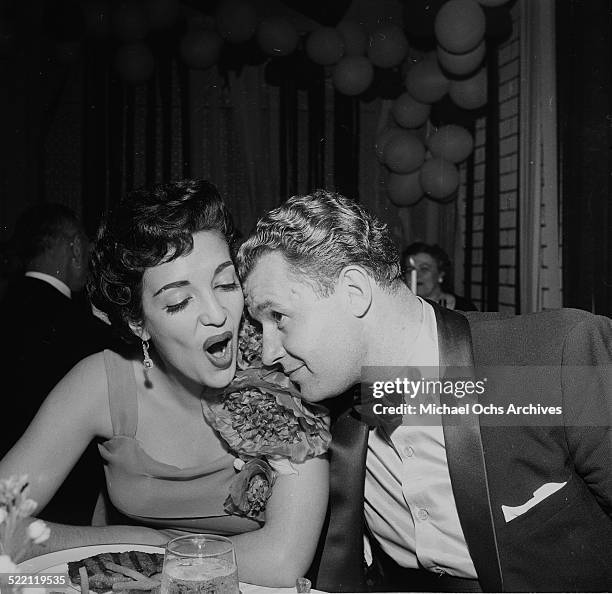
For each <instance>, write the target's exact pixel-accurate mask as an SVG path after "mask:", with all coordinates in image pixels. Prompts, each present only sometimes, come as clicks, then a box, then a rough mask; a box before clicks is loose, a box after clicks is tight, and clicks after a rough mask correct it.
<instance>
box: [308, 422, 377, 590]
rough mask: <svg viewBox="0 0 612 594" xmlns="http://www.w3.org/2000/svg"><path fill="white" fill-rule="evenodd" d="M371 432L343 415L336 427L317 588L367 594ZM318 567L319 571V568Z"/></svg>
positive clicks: (362, 424) (319, 552) (331, 451)
mask: <svg viewBox="0 0 612 594" xmlns="http://www.w3.org/2000/svg"><path fill="white" fill-rule="evenodd" d="M368 431H369V428H368V426H367V425H366V424H364V423H361V422H360V421H357V420H356V419H355V418H353V417H352V416H351V414H350V412H346V413H344V414H342V415H341V416H340V417H339V418H338V420H337V421H336V422H335V423H334V425H333V427H332V435H333V441H332V445H331V448H330V492H329V500H330V506H329V514H328V517H327V518H326V526H324V528H323V534H325V540H324V541H323V542H322V543H320V545H319V550H318V551H317V555H316V557H315V561H314V563H313V568H312V570H313V571H314V572H315V573H316V587H317V588H318V589H319V590H326V591H328V592H363V591H365V583H364V581H363V571H362V569H363V506H364V502H363V485H364V481H365V463H366V460H365V458H366V453H367V441H368ZM317 566H318V567H317Z"/></svg>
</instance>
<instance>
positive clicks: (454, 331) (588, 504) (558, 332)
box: [311, 306, 612, 591]
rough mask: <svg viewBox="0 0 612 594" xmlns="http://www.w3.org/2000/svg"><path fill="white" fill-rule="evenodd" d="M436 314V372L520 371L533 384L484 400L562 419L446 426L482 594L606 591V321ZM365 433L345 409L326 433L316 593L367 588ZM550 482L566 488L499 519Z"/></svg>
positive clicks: (611, 344) (609, 387)
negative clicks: (545, 409) (325, 501)
mask: <svg viewBox="0 0 612 594" xmlns="http://www.w3.org/2000/svg"><path fill="white" fill-rule="evenodd" d="M434 308H435V311H436V321H437V325H438V344H439V349H440V365H441V374H443V373H444V372H445V370H446V369H449V370H450V369H452V366H473V365H477V366H479V365H480V366H482V365H487V366H488V365H508V366H520V368H521V369H522V371H524V372H525V373H524V374H522V375H521V374H519V376H520V377H521V378H527V380H528V381H526V382H524V384H522V385H515V386H511V385H510V383H509V382H502V384H501V385H498V386H497V387H495V389H493V390H487V391H486V392H485V394H483V395H482V396H481V397H480V400H481V402H482V403H495V404H497V405H504V406H505V405H507V404H508V403H510V402H513V403H515V404H519V405H527V404H529V403H541V404H542V405H546V406H548V405H551V406H560V407H562V410H563V420H562V421H560V423H559V424H558V425H554V426H542V425H537V424H535V423H534V424H531V423H530V424H529V426H526V425H527V423H529V421H527V422H523V421H521V424H520V425H517V426H500V425H499V423H495V422H494V421H493V422H492V423H491V424H490V425H485V423H484V421H479V418H478V417H477V416H475V415H471V416H469V417H467V416H466V417H462V418H464V419H466V420H465V422H461V423H460V424H457V422H456V420H455V421H453V422H451V421H450V420H449V418H448V417H443V425H444V437H445V445H446V454H447V460H448V466H449V473H450V476H451V482H452V487H453V493H454V497H455V502H456V505H457V511H458V513H459V519H460V522H461V526H462V529H463V532H464V536H465V539H466V542H467V545H468V549H469V552H470V555H471V557H472V560H473V562H474V566H475V568H476V571H477V574H478V578H479V580H480V583H481V587H482V588H483V590H484V591H610V590H612V561H611V557H610V554H611V551H612V519H611V515H612V430H611V429H610V427H611V426H612V412H611V411H612V368H611V367H610V364H611V362H612V322H611V321H610V320H609V319H608V318H604V317H602V316H594V315H592V314H590V313H587V312H583V311H579V310H557V311H551V312H544V313H538V314H528V315H523V316H511V317H504V316H501V315H500V314H479V313H470V314H465V316H464V315H462V314H459V313H457V312H452V311H449V310H445V309H443V308H440V307H437V306H434ZM595 365H597V366H599V367H597V368H595V367H593V366H595ZM529 366H531V367H529ZM533 366H541V367H538V368H534V367H533ZM585 369H586V373H585ZM534 371H535V373H534ZM451 398H454V397H452V396H451V397H449V403H451V404H457V402H456V401H455V402H451V401H450V399H451ZM470 398H471V397H466V398H465V399H464V401H465V400H469V399H470ZM336 405H337V403H336ZM523 418H524V417H523ZM369 430H370V428H369V427H368V426H367V425H366V424H364V423H363V422H361V421H360V420H359V419H357V418H355V415H354V412H352V411H350V410H346V411H344V412H340V413H339V414H338V416H337V418H336V420H335V422H334V424H333V428H332V435H333V441H332V447H331V450H330V463H331V490H330V506H329V510H328V516H327V518H326V524H325V527H324V533H323V535H322V538H321V541H320V544H319V550H318V551H317V557H316V559H315V562H314V564H313V567H312V569H311V576H312V577H313V579H314V580H315V584H316V587H317V588H319V589H323V590H328V591H362V590H364V589H365V584H364V575H363V544H362V543H363V530H364V520H363V489H364V479H365V461H366V451H367V440H368V434H369ZM546 483H566V484H565V486H564V487H562V488H561V489H560V490H558V491H557V492H556V493H554V494H552V495H551V496H549V497H547V498H545V499H544V500H543V501H541V502H539V503H538V504H537V505H535V506H534V507H532V508H531V509H529V510H528V511H527V512H526V513H524V514H523V515H521V516H519V517H517V518H515V519H513V520H511V521H510V522H506V521H505V519H504V515H503V513H502V508H501V506H502V505H505V506H512V507H515V506H519V505H522V504H524V503H525V502H527V501H528V500H529V499H531V498H532V497H533V493H534V492H535V491H536V490H537V489H538V488H539V487H541V486H542V485H544V484H546ZM383 555H384V554H383ZM386 561H389V559H388V558H387V559H386ZM392 564H393V562H392ZM386 567H389V564H388V563H387V564H386ZM410 587H411V586H410V584H409V583H406V584H403V585H402V587H401V589H402V590H410ZM383 589H384V584H383Z"/></svg>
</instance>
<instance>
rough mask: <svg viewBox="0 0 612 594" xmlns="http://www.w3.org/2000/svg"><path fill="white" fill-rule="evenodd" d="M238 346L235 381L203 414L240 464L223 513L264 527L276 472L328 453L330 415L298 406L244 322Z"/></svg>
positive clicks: (313, 407)
mask: <svg viewBox="0 0 612 594" xmlns="http://www.w3.org/2000/svg"><path fill="white" fill-rule="evenodd" d="M238 342H239V344H238V356H237V366H238V371H237V372H236V377H235V378H234V380H233V381H232V383H231V384H230V385H229V386H228V387H227V388H226V389H225V390H224V391H223V393H222V394H221V396H220V397H219V398H218V399H217V400H216V401H207V402H205V403H204V404H203V410H204V414H205V416H206V419H207V420H208V422H209V423H210V424H211V425H212V427H213V428H214V429H216V430H217V431H218V432H219V433H220V434H221V436H222V437H223V438H224V439H225V441H226V442H227V443H228V445H229V447H230V449H231V450H232V451H233V452H234V453H235V454H236V455H237V456H239V457H240V459H241V460H242V461H243V462H244V464H242V463H241V462H240V461H238V463H237V464H236V467H237V468H238V470H240V472H239V474H238V475H236V477H235V478H234V481H233V482H232V484H231V486H230V494H229V496H228V497H227V499H226V501H225V510H226V511H227V512H228V513H230V514H236V515H241V516H246V517H247V518H251V519H253V520H257V521H259V522H263V521H264V519H265V506H266V502H267V501H268V498H269V497H270V495H271V493H272V486H273V484H274V480H275V478H276V475H277V471H278V470H279V469H280V468H283V465H284V464H287V462H288V466H289V468H290V463H291V462H303V461H304V460H306V459H308V458H311V457H313V456H319V455H321V454H323V453H325V452H326V451H327V448H328V447H329V443H330V441H331V434H330V432H329V416H328V413H327V410H326V409H325V408H323V407H321V406H317V405H313V404H309V403H305V402H303V401H302V399H301V397H300V393H299V391H298V390H297V389H296V388H295V387H294V385H293V384H292V383H291V381H290V380H289V378H288V377H287V376H286V375H285V374H284V373H282V372H281V371H278V370H276V369H272V368H269V367H265V366H264V365H263V364H262V361H261V333H260V332H259V331H258V330H257V328H256V327H255V325H254V324H253V323H252V322H251V321H249V320H248V319H245V320H244V322H243V324H242V328H241V332H240V337H239V341H238ZM270 463H271V464H270ZM273 467H274V468H273ZM284 467H285V468H287V466H284ZM290 472H291V470H290Z"/></svg>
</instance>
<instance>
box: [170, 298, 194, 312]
mask: <svg viewBox="0 0 612 594" xmlns="http://www.w3.org/2000/svg"><path fill="white" fill-rule="evenodd" d="M189 301H191V297H187V299H183V301H181V302H180V303H175V304H173V305H166V308H165V309H166V311H167V312H168V313H169V314H173V313H176V312H178V311H181V310H182V309H185V308H186V307H187V304H188V303H189Z"/></svg>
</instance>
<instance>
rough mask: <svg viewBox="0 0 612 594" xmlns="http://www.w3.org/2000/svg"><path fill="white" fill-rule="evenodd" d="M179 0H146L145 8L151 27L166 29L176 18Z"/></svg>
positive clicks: (178, 10)
mask: <svg viewBox="0 0 612 594" xmlns="http://www.w3.org/2000/svg"><path fill="white" fill-rule="evenodd" d="M180 9H181V7H180V3H179V0H146V2H145V10H146V12H147V15H148V17H149V26H150V27H151V29H167V28H169V27H172V25H174V23H176V21H177V20H178V16H179V13H180Z"/></svg>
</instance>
